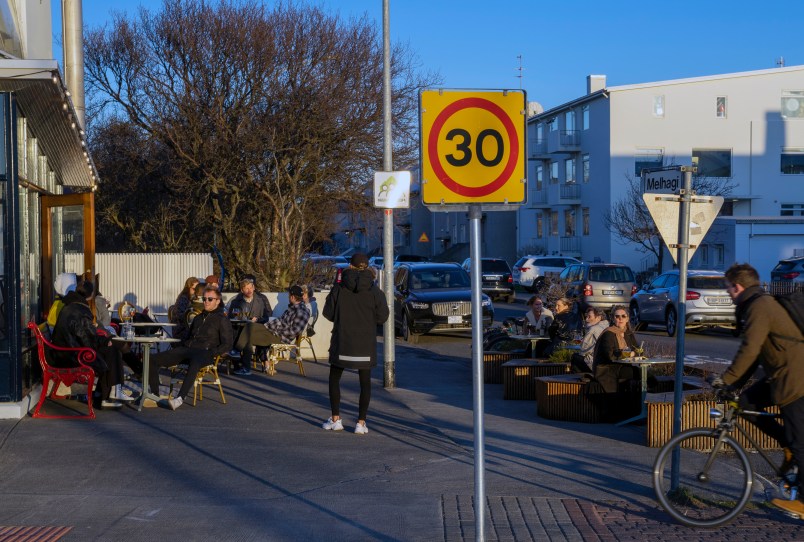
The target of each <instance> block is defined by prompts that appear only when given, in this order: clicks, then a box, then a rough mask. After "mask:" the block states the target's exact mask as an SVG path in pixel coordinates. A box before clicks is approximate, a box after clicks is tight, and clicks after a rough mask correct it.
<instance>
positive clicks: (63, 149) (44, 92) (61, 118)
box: [0, 59, 98, 187]
mask: <svg viewBox="0 0 804 542" xmlns="http://www.w3.org/2000/svg"><path fill="white" fill-rule="evenodd" d="M3 91H9V92H14V93H15V94H16V96H17V104H18V107H19V109H20V112H21V113H22V115H23V116H24V117H25V118H26V119H27V121H28V130H29V132H30V134H31V135H32V136H33V137H35V138H37V141H38V144H39V146H40V148H41V150H42V154H44V155H45V156H47V159H48V164H49V168H50V169H51V170H52V171H53V172H54V173H55V175H56V182H58V183H59V184H62V185H64V186H75V187H91V186H94V185H95V184H97V182H98V172H97V170H96V168H95V164H94V162H93V161H92V157H91V156H90V154H89V151H88V149H87V147H86V135H85V134H84V133H83V129H82V128H81V127H80V126H79V125H78V123H77V121H76V120H75V119H76V113H75V109H74V107H73V104H72V100H71V99H70V96H69V94H68V92H67V90H66V88H65V86H64V83H63V79H62V76H61V73H60V72H59V67H58V63H57V62H56V61H55V60H9V59H2V60H0V92H3Z"/></svg>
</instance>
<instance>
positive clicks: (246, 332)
mask: <svg viewBox="0 0 804 542" xmlns="http://www.w3.org/2000/svg"><path fill="white" fill-rule="evenodd" d="M288 293H289V294H290V303H289V305H288V308H287V309H285V312H283V313H282V316H280V317H279V318H271V320H270V321H269V322H266V323H264V324H263V323H259V322H250V323H247V324H246V325H245V326H244V327H243V331H241V332H240V336H239V337H238V339H237V342H236V343H235V350H237V351H238V352H242V353H243V354H242V361H243V367H244V368H246V369H248V370H249V371H250V370H251V360H252V358H253V357H254V352H255V349H256V347H258V346H263V347H267V346H271V345H272V344H277V343H285V344H291V343H293V342H294V341H295V340H296V337H298V335H299V334H300V333H301V332H302V331H304V328H305V327H307V322H308V321H309V320H310V309H308V308H307V305H305V304H304V291H303V290H302V288H301V286H299V285H293V286H291V287H290V288H289V289H288ZM249 374H250V373H249Z"/></svg>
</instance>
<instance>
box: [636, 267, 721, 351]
mask: <svg viewBox="0 0 804 542" xmlns="http://www.w3.org/2000/svg"><path fill="white" fill-rule="evenodd" d="M677 300H678V270H677V269H675V270H672V271H667V272H666V273H662V274H661V275H659V276H658V277H656V278H655V279H653V280H652V281H651V283H650V284H647V285H645V286H643V287H642V289H641V290H639V291H638V292H637V293H636V294H634V296H633V298H632V299H631V305H630V307H631V310H630V312H631V324H632V325H633V326H634V328H635V329H637V330H640V329H644V328H646V327H647V326H648V324H659V325H663V326H665V329H667V334H668V335H670V336H671V337H672V336H674V335H675V334H676V330H677V329H678V304H677ZM684 310H685V314H686V327H687V328H706V327H725V328H729V329H734V328H735V324H736V319H735V316H734V303H733V302H732V300H731V297H730V296H729V293H728V292H727V291H726V278H725V276H724V275H723V273H721V272H720V271H696V270H690V271H688V272H687V298H686V301H685V309H684Z"/></svg>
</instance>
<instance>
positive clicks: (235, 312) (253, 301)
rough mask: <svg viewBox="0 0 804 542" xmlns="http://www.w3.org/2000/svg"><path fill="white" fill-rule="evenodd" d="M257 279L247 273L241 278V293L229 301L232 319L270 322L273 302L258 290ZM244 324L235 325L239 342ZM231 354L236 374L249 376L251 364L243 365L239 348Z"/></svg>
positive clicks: (236, 337)
mask: <svg viewBox="0 0 804 542" xmlns="http://www.w3.org/2000/svg"><path fill="white" fill-rule="evenodd" d="M255 282H256V279H255V277H254V275H245V276H244V277H243V278H242V279H241V280H240V293H239V294H237V296H235V298H234V299H232V301H231V303H229V310H228V311H227V312H228V313H229V318H231V319H232V320H243V321H247V322H256V323H258V324H264V323H266V322H268V321H269V320H270V318H271V316H273V314H274V309H273V308H272V307H271V302H270V301H268V297H266V296H265V294H263V293H262V292H259V291H257V288H256V285H255ZM244 327H245V326H244V325H238V326H236V327H235V330H234V333H235V341H234V344H237V342H238V340H239V339H240V335H241V333H243V329H244ZM229 356H230V357H231V358H232V360H234V363H233V365H234V366H235V370H234V374H236V375H239V376H248V375H250V374H251V366H250V365H243V363H242V355H241V353H240V351H239V350H237V349H234V350H232V351H231V352H230V353H229Z"/></svg>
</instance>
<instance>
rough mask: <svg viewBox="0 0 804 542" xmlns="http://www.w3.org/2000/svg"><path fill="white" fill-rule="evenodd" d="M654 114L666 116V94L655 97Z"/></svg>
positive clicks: (658, 116)
mask: <svg viewBox="0 0 804 542" xmlns="http://www.w3.org/2000/svg"><path fill="white" fill-rule="evenodd" d="M653 116H654V117H657V118H664V96H654V97H653Z"/></svg>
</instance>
